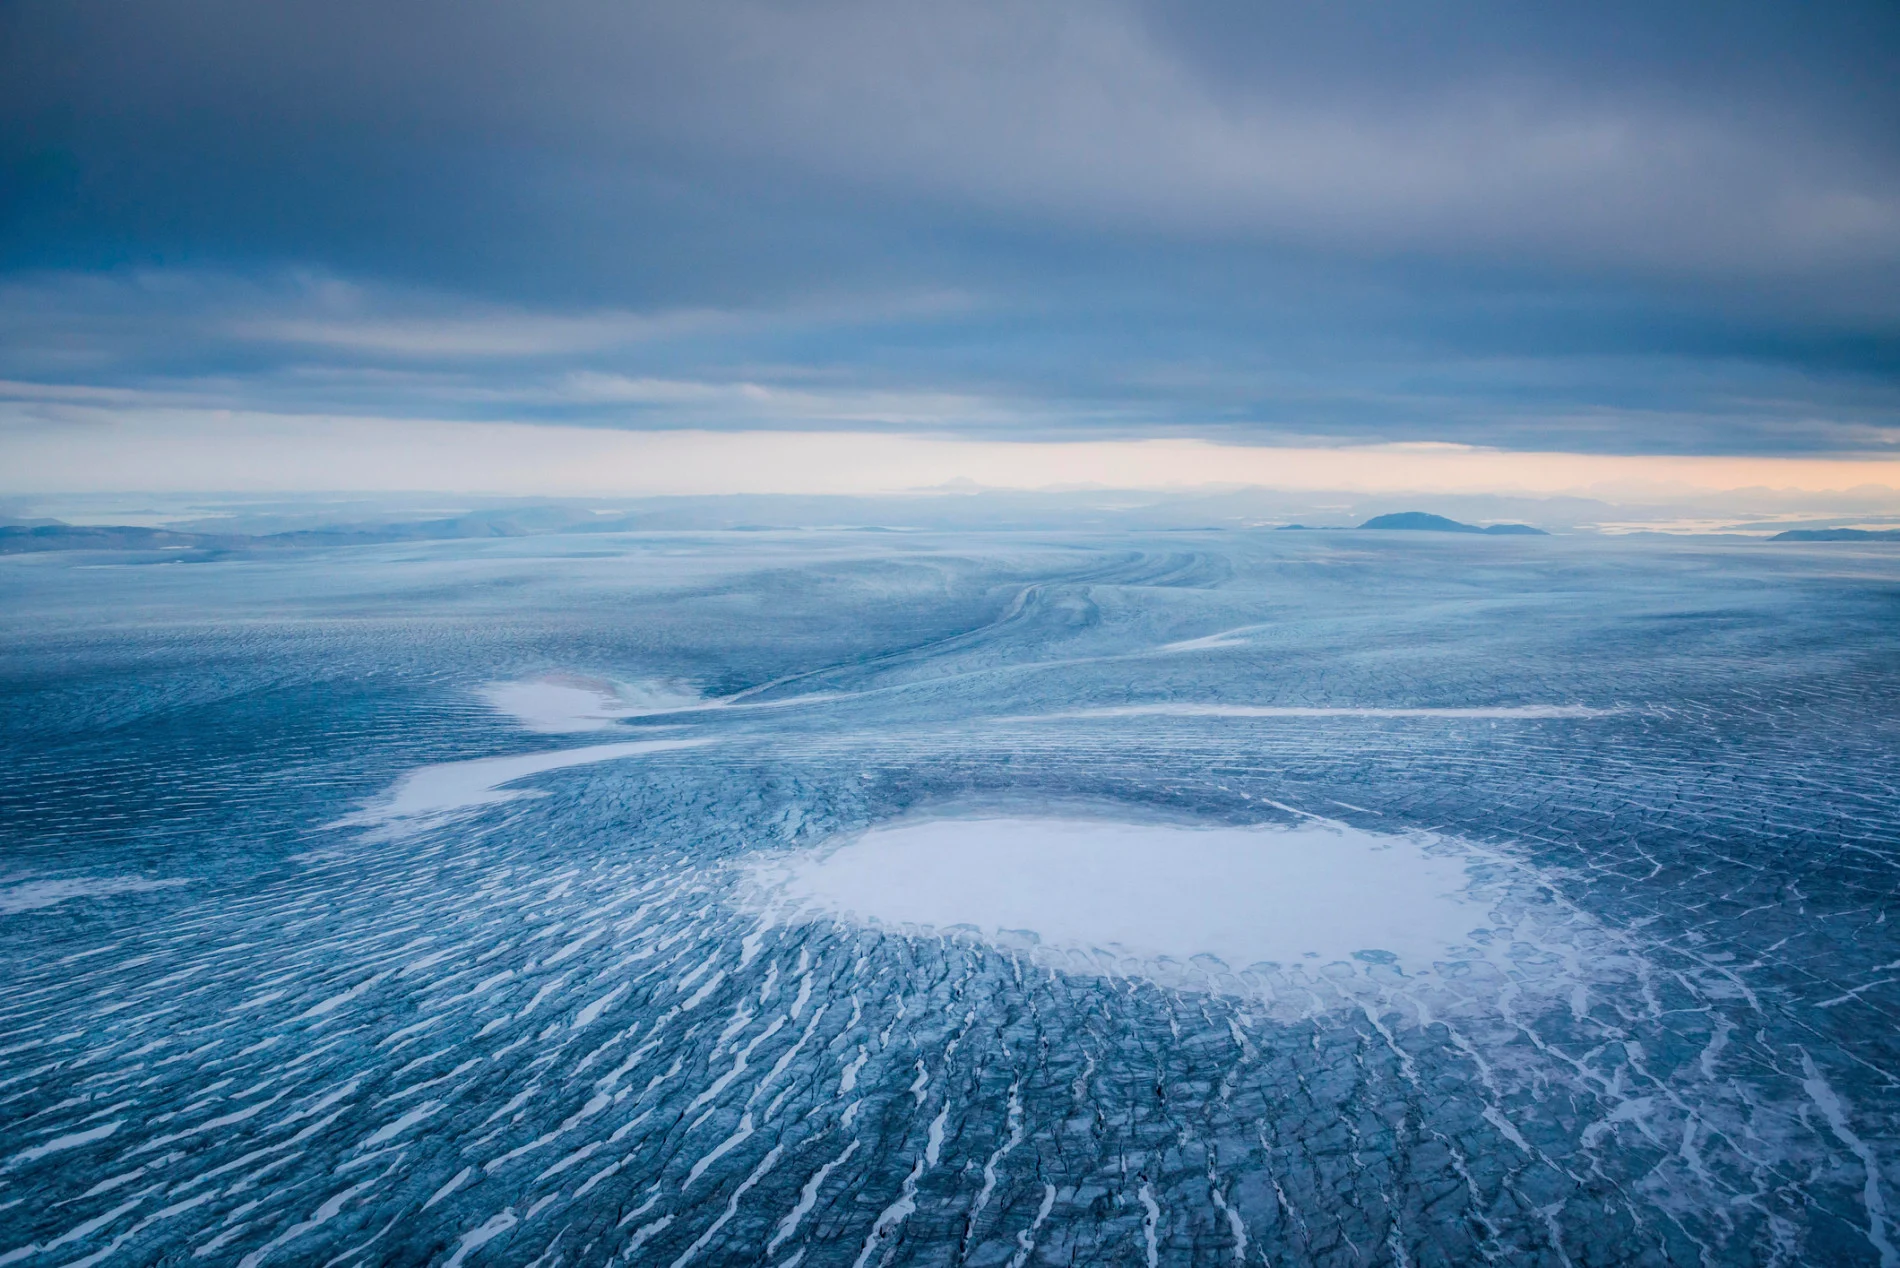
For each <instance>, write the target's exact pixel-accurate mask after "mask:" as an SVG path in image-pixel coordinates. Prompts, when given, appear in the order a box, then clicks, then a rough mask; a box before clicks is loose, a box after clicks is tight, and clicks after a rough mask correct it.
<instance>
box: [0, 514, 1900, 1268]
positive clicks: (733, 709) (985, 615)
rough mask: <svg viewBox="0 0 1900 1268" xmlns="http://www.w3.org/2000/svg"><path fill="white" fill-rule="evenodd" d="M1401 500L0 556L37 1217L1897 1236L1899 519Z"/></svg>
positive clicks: (21, 1243)
mask: <svg viewBox="0 0 1900 1268" xmlns="http://www.w3.org/2000/svg"><path fill="white" fill-rule="evenodd" d="M1377 537H1378V535H1370V534H1368V535H1363V537H1362V538H1355V539H1354V540H1352V541H1346V540H1345V539H1344V538H1343V537H1340V536H1338V535H1329V534H1284V533H1282V534H1275V533H1248V532H1207V533H1187V534H1146V535H1144V534H1140V533H1127V532H1120V531H1109V530H1106V529H1105V530H1103V531H1101V532H1097V533H1069V534H1057V533H1049V534H1036V533H1015V534H983V535H978V534H965V535H948V534H928V533H914V534H902V535H895V534H863V533H850V532H842V531H840V532H815V531H814V532H807V533H782V534H773V533H760V534H693V533H654V534H643V535H626V536H609V535H602V536H601V537H599V538H589V539H588V541H587V542H586V543H585V550H580V549H578V548H576V547H575V546H574V544H573V543H572V542H565V543H564V542H562V541H560V540H550V539H494V540H490V541H480V542H475V541H468V542H444V543H423V544H414V543H411V544H403V545H399V546H389V547H364V548H359V549H351V550H348V551H324V552H317V553H312V554H309V555H305V554H302V553H299V552H284V553H283V554H282V555H281V556H273V557H272V558H269V559H250V560H241V561H238V560H233V561H222V560H215V559H210V560H205V561H203V562H194V563H190V564H183V563H181V564H176V565H169V566H166V567H164V568H151V567H143V566H140V567H121V568H112V569H93V568H87V567H84V566H81V565H80V564H78V563H76V562H73V561H63V560H50V561H48V560H38V561H33V560H22V559H11V560H0V570H3V571H4V573H5V577H4V580H5V582H6V584H7V586H8V587H9V589H8V593H9V602H8V603H7V604H5V605H0V628H4V630H5V635H6V637H5V638H4V639H0V662H3V664H4V669H5V673H4V674H3V675H0V693H4V694H5V700H6V705H5V707H4V708H0V744H3V745H4V748H5V752H4V759H5V763H4V766H0V769H4V770H5V771H6V772H7V775H6V778H5V780H4V782H0V843H3V844H4V849H5V854H4V856H3V857H0V863H4V866H5V867H6V869H7V877H8V879H7V881H6V882H5V884H6V885H7V886H9V887H11V888H10V889H9V890H8V891H7V892H9V893H11V892H13V891H14V890H16V889H17V888H18V887H19V886H21V885H26V886H45V885H57V886H63V887H64V888H62V889H59V890H57V891H55V890H48V889H38V890H30V889H29V890H24V891H20V894H21V895H22V896H25V897H33V898H34V901H33V902H30V903H28V902H23V901H16V902H14V903H12V904H10V906H9V908H8V910H7V911H6V912H5V913H4V914H0V954H4V956H5V967H6V970H7V978H6V981H7V990H6V991H5V992H4V993H0V1139H3V1140H4V1141H5V1142H6V1144H5V1148H4V1149H0V1261H3V1262H5V1263H8V1264H18V1265H23V1266H25V1268H41V1265H62V1266H63V1265H68V1264H73V1263H97V1264H102V1265H105V1266H106V1268H111V1265H113V1264H116V1263H124V1264H138V1263H157V1262H184V1263H192V1264H194V1265H199V1264H202V1265H205V1266H206V1268H216V1266H217V1265H237V1264H247V1263H248V1264H251V1265H255V1266H256V1268H274V1266H276V1265H292V1264H305V1263H308V1264H314V1265H320V1266H321V1265H328V1266H329V1268H352V1266H353V1265H357V1264H372V1263H393V1264H410V1263H414V1264H435V1265H441V1264H445V1263H458V1264H461V1265H464V1268H479V1266H481V1265H512V1264H519V1265H533V1264H539V1265H541V1266H542V1268H552V1265H553V1264H555V1263H556V1262H557V1261H558V1262H559V1263H562V1264H567V1265H574V1264H580V1265H605V1264H609V1263H611V1264H615V1265H626V1264H634V1263H638V1264H649V1263H651V1264H660V1265H672V1264H679V1265H681V1266H682V1268H701V1266H702V1265H709V1264H719V1263H735V1262H738V1263H754V1262H763V1263H769V1264H771V1265H773V1266H774V1268H789V1266H790V1265H794V1264H796V1265H797V1268H845V1266H847V1265H852V1264H856V1263H858V1262H859V1261H860V1260H862V1262H863V1264H864V1266H865V1268H871V1265H873V1264H875V1265H878V1266H879V1268H886V1266H887V1265H902V1264H946V1265H957V1266H958V1268H962V1266H963V1265H968V1266H969V1268H1001V1266H1002V1265H1005V1264H1009V1265H1014V1266H1015V1268H1030V1266H1031V1265H1033V1264H1069V1263H1082V1264H1105V1265H1106V1264H1147V1263H1150V1262H1152V1263H1154V1264H1156V1265H1157V1266H1159V1265H1169V1264H1190V1263H1207V1262H1219V1263H1228V1262H1245V1263H1259V1262H1262V1261H1263V1260H1264V1261H1266V1262H1270V1263H1274V1264H1317V1265H1327V1266H1328V1268H1331V1266H1333V1265H1338V1266H1340V1268H1345V1266H1346V1265H1353V1266H1358V1265H1363V1264H1394V1265H1396V1264H1401V1263H1403V1264H1421V1265H1423V1264H1452V1263H1475V1262H1494V1263H1511V1264H1518V1263H1522V1264H1532V1265H1552V1266H1553V1268H1554V1266H1556V1265H1561V1264H1564V1263H1571V1264H1579V1265H1580V1264H1585V1263H1627V1264H1658V1265H1663V1264H1678V1263H1679V1264H1695V1265H1698V1268H1702V1266H1704V1265H1716V1266H1720V1265H1756V1264H1761V1265H1774V1264H1784V1265H1794V1264H1804V1263H1827V1264H1836V1263H1839V1264H1869V1265H1873V1264H1882V1265H1885V1264H1892V1263H1894V1262H1895V1257H1896V1252H1895V1247H1896V1245H1900V1229H1896V1227H1895V1225H1894V1214H1893V1212H1894V1211H1895V1210H1896V1200H1897V1199H1896V1196H1895V1193H1896V1190H1895V1185H1896V1183H1900V1131H1897V1130H1896V1128H1895V1126H1894V1124H1896V1123H1900V1053H1897V1052H1896V1041H1895V1038H1894V1036H1895V1034H1896V1033H1900V1031H1896V1019H1900V974H1896V972H1895V965H1896V964H1897V963H1900V938H1897V937H1896V936H1895V929H1896V925H1900V922H1896V921H1894V920H1893V919H1892V917H1891V908H1892V903H1893V895H1894V893H1895V875H1896V873H1895V868H1896V866H1897V865H1900V848H1896V846H1895V842H1896V840H1900V794H1897V793H1896V791H1895V790H1896V789H1900V744H1896V743H1895V738H1894V730H1893V724H1892V721H1891V719H1893V718H1894V717H1900V678H1897V677H1896V673H1895V666H1896V665H1897V664H1900V659H1897V658H1896V657H1895V655H1894V651H1895V640H1896V638H1900V633H1897V632H1896V627H1895V625H1894V623H1893V620H1892V614H1893V606H1892V602H1893V600H1892V596H1893V594H1894V593H1895V590H1896V587H1897V586H1900V566H1896V564H1895V563H1894V561H1892V560H1891V559H1889V558H1887V557H1886V556H1880V557H1874V556H1870V555H1869V556H1857V557H1856V558H1855V560H1854V561H1853V562H1852V566H1851V567H1839V566H1834V565H1833V564H1830V563H1828V562H1827V561H1826V560H1818V561H1817V557H1816V556H1814V555H1813V554H1811V553H1805V552H1804V550H1802V549H1790V550H1787V551H1782V550H1779V549H1777V550H1775V551H1771V552H1766V553H1764V552H1763V551H1761V550H1757V549H1754V548H1750V547H1744V546H1740V545H1733V544H1718V545H1714V546H1709V545H1703V544H1697V543H1670V542H1661V543H1628V542H1623V543H1617V542H1584V541H1568V540H1560V539H1524V540H1522V541H1519V540H1515V539H1509V540H1493V539H1480V540H1479V541H1477V542H1476V543H1471V542H1465V541H1462V540H1459V539H1455V538H1453V539H1440V538H1432V539H1429V540H1413V539H1412V535H1407V534H1389V535H1385V536H1384V537H1383V538H1379V539H1377V540H1366V539H1372V538H1377ZM537 682H541V683H549V682H551V683H553V684H554V685H555V686H557V687H561V688H563V689H564V690H565V689H567V688H572V689H573V690H574V691H577V692H579V694H578V695H561V694H536V693H535V692H534V691H530V692H528V693H527V696H526V697H524V698H512V697H511V698H510V699H512V701H513V706H514V707H513V708H512V709H509V708H499V709H498V708H496V707H495V703H496V701H495V700H494V698H493V696H492V694H491V695H490V696H488V697H485V696H484V694H483V692H484V690H485V689H490V688H493V687H494V686H495V685H496V684H534V683H537ZM594 683H605V684H608V685H609V686H610V687H612V684H616V683H620V684H625V683H635V684H641V683H644V684H679V683H689V684H691V685H690V687H682V688H679V689H678V690H679V691H680V692H681V693H682V694H684V695H690V696H691V697H693V698H694V699H696V700H698V702H699V703H698V705H697V706H695V707H691V708H677V709H675V708H672V707H671V706H668V707H667V708H666V709H664V710H662V709H650V710H649V709H647V708H646V707H645V706H642V707H640V708H630V709H627V710H626V711H624V712H623V711H620V710H619V707H618V706H619V704H620V703H625V702H626V697H625V696H624V695H622V694H621V693H622V691H623V690H624V689H623V688H620V687H612V698H611V699H607V698H606V697H604V696H600V695H590V694H589V693H591V692H596V691H599V690H604V689H602V688H597V687H595V686H592V685H590V684H594ZM667 690H669V691H670V690H673V688H670V687H669V688H667ZM654 703H655V702H654V701H653V700H648V701H647V705H649V706H650V705H652V704H654ZM661 703H664V702H661ZM556 725H558V726H560V727H562V728H567V727H573V728H576V729H573V730H566V729H562V730H556V729H553V728H554V726H556ZM583 725H584V726H585V728H586V729H585V730H582V729H578V728H580V727H582V726H583ZM564 735H570V736H586V737H587V739H586V740H584V741H583V740H575V739H567V740H563V739H561V738H559V737H561V736H564ZM562 745H567V747H561V746H562ZM185 877H189V878H191V883H189V884H181V885H167V886H163V887H153V885H151V884H150V883H149V882H150V881H153V880H165V879H179V878H185ZM132 881H137V882H139V883H138V884H131V883H130V882H132ZM121 882H124V883H121ZM75 887H79V888H75ZM80 888H83V889H84V892H83V894H82V893H81V892H80ZM55 892H57V893H59V894H61V895H63V896H65V898H66V899H67V900H66V901H59V902H50V903H48V902H42V901H39V900H40V899H43V898H47V897H51V896H53V894H54V893H55ZM1031 935H1033V936H1031ZM1308 952H1312V954H1308Z"/></svg>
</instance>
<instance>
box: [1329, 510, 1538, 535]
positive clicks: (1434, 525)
mask: <svg viewBox="0 0 1900 1268" xmlns="http://www.w3.org/2000/svg"><path fill="white" fill-rule="evenodd" d="M1359 527H1361V528H1398V529H1410V530H1411V531H1413V532H1419V533H1485V534H1487V535H1489V536H1492V537H1548V536H1550V534H1549V533H1546V532H1545V531H1544V530H1543V529H1541V528H1532V527H1531V526H1530V525H1529V524H1493V525H1491V526H1490V527H1488V528H1479V527H1478V526H1477V525H1476V524H1461V523H1459V522H1458V521H1457V520H1448V519H1446V518H1445V517H1444V516H1442V515H1432V514H1429V513H1427V512H1425V511H1400V512H1398V513H1397V514H1394V515H1375V516H1373V517H1372V518H1371V519H1369V520H1367V521H1366V522H1365V523H1363V524H1361V525H1360V526H1359Z"/></svg>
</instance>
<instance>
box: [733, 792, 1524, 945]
mask: <svg viewBox="0 0 1900 1268" xmlns="http://www.w3.org/2000/svg"><path fill="white" fill-rule="evenodd" d="M1468 861H1469V860H1468V858H1467V856H1465V855H1464V854H1462V853H1461V852H1459V851H1458V850H1457V849H1456V848H1455V847H1453V846H1451V845H1449V844H1448V843H1446V842H1443V841H1440V840H1437V839H1436V838H1430V837H1422V836H1420V837H1413V836H1392V835H1375V834H1372V833H1368V832H1361V831H1358V830H1356V829H1352V828H1348V827H1346V826H1344V825H1338V824H1314V825H1305V826H1301V827H1297V828H1271V827H1266V828H1226V827H1221V828H1197V827H1183V826H1178V825H1174V824H1167V823H1118V822H1104V821H1094V820H1087V819H1058V818H1049V819H1039V818H971V819H935V820H923V821H913V822H902V823H895V824H891V825H889V826H886V827H881V828H875V829H873V830H871V831H870V832H867V833H865V834H864V835H863V836H860V837H858V838H856V839H855V840H851V841H848V842H845V843H844V844H842V845H838V846H836V847H833V848H829V849H824V850H820V851H806V852H800V853H796V854H790V855H778V856H773V857H768V858H767V859H764V860H761V861H760V862H759V863H757V864H755V865H754V866H753V870H752V879H753V880H754V881H755V882H756V883H757V884H758V885H759V886H760V888H761V890H762V891H763V895H762V896H763V897H764V898H765V900H766V901H768V902H773V903H776V904H788V905H790V906H791V907H793V908H796V909H803V910H806V911H814V910H815V912H816V913H818V914H823V915H826V916H840V915H842V916H853V917H856V918H859V919H861V920H865V921H869V922H872V923H875V924H879V925H884V926H897V927H904V926H911V927H922V928H926V929H930V930H935V931H938V932H948V931H953V930H956V929H959V928H961V929H964V930H973V931H975V932H976V933H977V934H979V935H980V936H983V937H986V938H990V939H993V940H1001V941H1005V942H1011V943H1014V942H1019V941H1022V940H1024V939H1023V935H1024V934H1033V935H1034V938H1033V940H1034V941H1037V942H1039V943H1040V944H1042V945H1043V946H1045V947H1046V946H1050V945H1055V946H1063V947H1073V948H1078V949H1083V950H1090V949H1098V948H1099V949H1103V950H1110V951H1113V952H1115V953H1117V954H1119V955H1122V956H1129V955H1132V956H1135V957H1138V958H1151V959H1152V958H1160V957H1169V958H1172V959H1176V960H1185V959H1187V958H1189V957H1192V956H1196V955H1211V956H1214V957H1216V958H1218V959H1219V960H1221V961H1223V962H1225V963H1226V964H1227V965H1229V966H1230V967H1233V968H1244V967H1246V966H1248V965H1252V964H1257V963H1261V962H1274V963H1279V964H1282V965H1285V966H1288V967H1291V966H1293V965H1298V964H1314V963H1320V964H1323V963H1329V962H1332V961H1334V960H1340V959H1345V958H1348V957H1350V956H1352V955H1353V954H1354V953H1355V952H1378V951H1384V952H1389V953H1391V954H1392V955H1394V956H1396V957H1397V958H1398V959H1400V960H1401V961H1403V962H1405V963H1406V964H1408V965H1414V966H1419V967H1429V966H1430V965H1431V964H1432V963H1434V962H1435V961H1440V960H1447V959H1467V958H1474V954H1477V955H1481V954H1482V953H1474V952H1472V950H1471V948H1470V943H1471V935H1472V933H1473V931H1474V930H1476V929H1479V928H1482V927H1485V926H1487V925H1488V924H1489V916H1490V907H1489V904H1488V903H1486V902H1483V901H1481V900H1480V899H1479V898H1478V897H1477V896H1476V895H1475V894H1473V893H1472V892H1471V890H1472V888H1473V879H1472V877H1471V875H1470V874H1469V872H1468V870H1467V863H1468ZM781 909H782V907H781Z"/></svg>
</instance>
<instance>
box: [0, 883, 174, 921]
mask: <svg viewBox="0 0 1900 1268" xmlns="http://www.w3.org/2000/svg"><path fill="white" fill-rule="evenodd" d="M190 883H191V882H190V881H189V880H163V881H155V880H147V879H146V878H144V877H142V876H75V877H70V878H68V879H66V880H52V881H26V882H24V883H22V884H19V885H9V886H7V887H6V888H4V889H0V916H15V915H18V914H19V913H20V912H23V911H36V910H38V909H39V908H41V907H51V906H52V905H53V904H55V903H63V902H65V901H66V900H67V899H69V898H108V897H110V896H112V895H113V894H142V893H145V892H146V891H147V890H153V889H170V888H171V887H172V886H174V885H189V884H190Z"/></svg>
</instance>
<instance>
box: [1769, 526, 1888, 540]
mask: <svg viewBox="0 0 1900 1268" xmlns="http://www.w3.org/2000/svg"><path fill="white" fill-rule="evenodd" d="M1768 540H1769V541H1771V542H1900V528H1885V529H1867V528H1791V529H1789V530H1788V531H1787V532H1785V533H1776V534H1775V535H1774V536H1773V537H1770V538H1769V539H1768Z"/></svg>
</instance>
